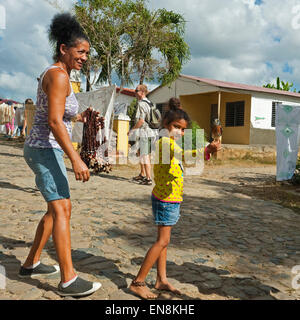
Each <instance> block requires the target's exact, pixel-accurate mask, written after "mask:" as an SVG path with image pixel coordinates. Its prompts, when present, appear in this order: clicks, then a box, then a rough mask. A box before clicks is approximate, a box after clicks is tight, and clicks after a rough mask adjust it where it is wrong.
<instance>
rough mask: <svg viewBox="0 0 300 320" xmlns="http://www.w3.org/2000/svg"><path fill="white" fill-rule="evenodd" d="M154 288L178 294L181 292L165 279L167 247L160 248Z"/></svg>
mask: <svg viewBox="0 0 300 320" xmlns="http://www.w3.org/2000/svg"><path fill="white" fill-rule="evenodd" d="M155 289H157V290H166V291H171V292H173V293H175V294H179V295H180V294H181V292H180V291H179V290H178V289H176V288H175V287H174V286H172V285H171V283H169V281H168V279H167V248H165V249H163V250H162V252H161V253H160V256H159V258H158V260H157V278H156V283H155Z"/></svg>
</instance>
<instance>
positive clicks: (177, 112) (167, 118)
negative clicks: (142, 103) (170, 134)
mask: <svg viewBox="0 0 300 320" xmlns="http://www.w3.org/2000/svg"><path fill="white" fill-rule="evenodd" d="M181 119H184V120H185V121H186V122H187V124H188V126H189V125H190V122H191V119H190V117H189V115H188V114H187V113H186V112H185V111H184V110H182V109H171V110H169V111H167V112H166V114H165V115H164V118H163V120H162V125H163V127H164V126H168V125H169V124H170V123H172V122H174V121H178V120H181Z"/></svg>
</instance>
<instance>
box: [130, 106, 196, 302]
mask: <svg viewBox="0 0 300 320" xmlns="http://www.w3.org/2000/svg"><path fill="white" fill-rule="evenodd" d="M189 123H190V119H189V116H188V115H187V113H186V112H185V111H184V110H182V109H179V108H177V109H176V108H175V109H171V110H169V111H168V112H167V113H166V114H165V116H164V119H163V127H164V129H165V130H164V131H165V133H166V134H165V136H163V137H162V138H161V139H159V141H157V143H156V153H155V156H156V157H157V158H156V161H155V165H154V180H155V184H156V185H155V187H154V189H153V191H152V211H153V216H154V220H155V224H156V225H157V227H158V229H157V232H158V236H157V241H156V242H155V243H154V244H153V245H152V247H151V248H150V249H149V251H148V252H147V255H146V257H145V259H144V262H143V264H142V266H141V268H140V271H139V273H138V275H137V276H136V278H135V279H134V280H133V281H132V283H131V285H130V290H131V291H132V292H134V293H135V294H137V295H139V296H140V297H141V298H143V299H155V298H157V295H156V294H154V293H153V292H151V291H150V289H149V288H148V287H147V286H146V284H145V279H146V276H147V274H148V273H149V271H150V269H151V268H152V267H153V265H154V264H155V262H157V279H156V284H155V289H157V290H166V291H170V292H172V293H175V294H181V293H180V291H179V290H177V289H176V288H174V287H173V286H172V285H171V284H170V283H169V282H168V280H167V272H166V264H167V246H168V244H169V242H170V237H171V230H172V227H173V226H174V225H176V223H177V222H178V220H179V217H180V204H181V202H182V200H183V199H182V196H183V169H182V165H181V161H182V160H183V150H182V149H181V148H180V147H179V146H178V145H177V144H176V143H175V140H177V139H178V138H180V137H182V136H183V135H184V130H185V129H186V128H187V127H188V125H189ZM163 150H164V151H163ZM165 151H167V152H165ZM190 152H191V154H193V155H194V154H195V153H196V150H195V151H190ZM166 154H167V157H168V161H166Z"/></svg>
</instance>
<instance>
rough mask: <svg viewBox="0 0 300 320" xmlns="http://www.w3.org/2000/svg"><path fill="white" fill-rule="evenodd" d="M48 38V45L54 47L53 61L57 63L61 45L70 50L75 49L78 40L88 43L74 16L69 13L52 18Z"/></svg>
mask: <svg viewBox="0 0 300 320" xmlns="http://www.w3.org/2000/svg"><path fill="white" fill-rule="evenodd" d="M48 36H49V40H50V43H52V44H53V45H54V46H55V54H54V56H53V59H54V61H57V60H58V59H59V57H60V46H61V45H62V44H65V45H66V46H67V47H68V48H71V47H75V46H76V43H77V41H80V40H86V41H88V42H90V41H89V38H88V36H87V35H86V34H85V33H84V31H83V29H82V27H81V25H80V24H79V22H78V21H77V19H76V18H75V16H72V15H71V14H70V13H59V14H56V15H55V16H54V17H53V19H52V21H51V25H50V27H49V30H48Z"/></svg>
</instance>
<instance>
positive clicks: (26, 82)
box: [0, 0, 300, 100]
mask: <svg viewBox="0 0 300 320" xmlns="http://www.w3.org/2000/svg"><path fill="white" fill-rule="evenodd" d="M49 1H50V2H51V1H52V2H53V1H54V0H49ZM74 1H75V0H67V1H62V0H59V1H58V3H59V5H60V6H61V7H63V8H64V9H67V8H70V6H71V4H72V3H73V2H74ZM255 3H257V2H256V1H255V0H226V1H220V0H201V1H199V0H186V1H182V0H164V1H161V0H150V1H149V4H150V6H151V7H152V8H159V7H165V8H167V9H168V10H173V11H176V12H179V13H182V14H183V15H184V17H185V19H186V21H187V23H186V41H187V42H188V44H189V45H190V47H191V52H192V60H191V61H190V62H189V63H188V64H186V65H185V66H184V68H183V71H182V73H185V74H190V75H196V76H200V77H207V78H212V79H219V80H225V81H226V80H227V81H233V82H241V83H248V84H257V85H262V84H264V83H266V82H270V81H273V80H274V79H276V77H277V76H280V78H282V80H285V81H289V82H294V84H296V85H297V88H298V90H300V72H299V71H300V59H299V57H298V56H299V55H298V53H299V51H300V41H299V40H300V28H299V29H297V28H295V26H296V25H297V24H296V23H295V22H299V25H300V12H299V13H298V11H297V10H295V9H294V8H295V6H297V5H299V4H300V0H286V1H285V2H284V5H283V4H282V3H280V2H278V0H264V1H263V2H262V4H261V5H256V4H255ZM0 5H2V6H4V7H5V9H6V29H5V30H0V56H1V59H0V79H1V82H0V97H6V98H12V99H16V100H17V99H19V100H24V99H26V98H27V97H32V98H33V99H35V95H36V85H37V83H36V77H38V76H39V75H40V73H41V72H42V71H43V69H44V68H45V67H46V66H47V65H48V64H50V63H52V51H51V48H50V46H49V42H48V37H47V29H48V26H49V24H50V21H51V19H52V17H53V15H54V14H55V13H56V12H57V9H55V8H53V7H52V6H50V5H49V4H48V3H47V0H10V1H4V0H0ZM293 10H294V11H293ZM298 15H299V18H298ZM1 38H2V39H1ZM287 63H288V66H289V68H285V65H286V64H287ZM19 78H20V79H19ZM5 81H10V82H12V81H13V82H14V84H9V85H8V84H7V83H5ZM16 84H18V85H16Z"/></svg>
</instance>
